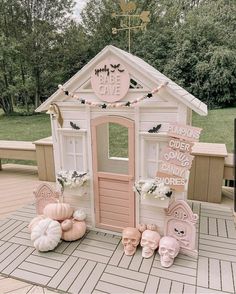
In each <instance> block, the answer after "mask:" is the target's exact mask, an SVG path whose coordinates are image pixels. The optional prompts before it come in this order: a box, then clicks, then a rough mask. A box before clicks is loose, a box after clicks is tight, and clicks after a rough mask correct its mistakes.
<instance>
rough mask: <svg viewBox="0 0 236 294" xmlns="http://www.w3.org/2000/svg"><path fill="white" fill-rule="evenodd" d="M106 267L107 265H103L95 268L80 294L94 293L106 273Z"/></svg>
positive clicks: (97, 265)
mask: <svg viewBox="0 0 236 294" xmlns="http://www.w3.org/2000/svg"><path fill="white" fill-rule="evenodd" d="M105 267H106V265H105V264H102V263H97V264H96V266H95V268H94V269H93V272H92V273H91V274H90V276H89V278H88V279H87V281H86V283H85V285H84V286H83V288H82V289H81V291H80V294H88V293H91V292H92V291H93V289H94V287H95V286H96V284H97V282H98V280H99V279H100V277H101V275H102V273H103V272H104V269H105Z"/></svg>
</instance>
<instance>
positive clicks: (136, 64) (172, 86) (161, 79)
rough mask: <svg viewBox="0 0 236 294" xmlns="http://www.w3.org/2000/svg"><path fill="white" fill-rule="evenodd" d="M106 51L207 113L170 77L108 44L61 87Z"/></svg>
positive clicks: (55, 97) (54, 97)
mask: <svg viewBox="0 0 236 294" xmlns="http://www.w3.org/2000/svg"><path fill="white" fill-rule="evenodd" d="M108 53H111V54H113V55H114V56H117V57H119V58H120V59H123V60H124V61H125V62H126V63H128V64H129V65H130V67H131V68H134V69H135V70H137V71H139V72H142V73H145V74H146V75H147V77H148V79H149V80H152V81H153V82H155V83H156V84H157V86H158V85H160V84H162V83H165V82H168V84H167V86H166V89H167V91H169V92H170V93H171V94H172V95H173V96H174V97H175V98H176V99H177V100H178V101H179V102H182V103H183V104H185V105H186V106H188V107H189V108H191V109H192V110H194V111H195V112H197V113H198V114H200V115H207V105H206V104H205V103H203V102H201V101H200V100H199V99H197V98H196V97H194V96H193V95H192V94H190V93H189V92H188V91H186V90H185V89H183V88H182V87H180V86H179V85H177V84H176V83H175V82H173V81H172V80H171V79H169V78H168V77H166V76H165V75H163V74H162V73H160V72H159V71H158V70H157V69H155V68H154V67H153V66H151V65H150V64H148V63H147V62H145V61H144V60H142V59H141V58H139V57H137V56H135V55H133V54H131V53H128V52H126V51H124V50H121V49H119V48H117V47H115V46H112V45H108V46H106V47H105V48H104V49H103V50H102V51H100V52H99V53H98V54H97V55H96V56H95V57H94V58H93V59H91V60H90V61H89V62H88V63H87V64H86V65H85V66H84V67H83V68H82V69H81V70H80V71H78V72H77V73H76V74H75V75H74V76H73V77H72V78H71V79H69V80H68V81H67V82H66V83H65V84H64V85H63V87H64V88H65V89H68V90H71V89H70V85H71V84H72V83H74V81H75V80H79V79H80V76H82V75H83V74H84V73H85V72H86V71H89V70H92V69H93V68H94V66H95V63H96V62H97V60H98V59H99V60H101V59H102V57H103V56H106V55H107V54H108ZM61 94H62V93H61V91H60V90H57V91H56V92H55V93H54V94H52V95H51V96H50V97H49V98H48V99H47V100H46V101H45V102H44V103H42V104H41V105H40V106H39V107H38V108H37V109H36V111H37V112H40V111H45V110H47V109H48V107H49V105H50V104H51V103H52V102H55V101H58V98H59V96H61Z"/></svg>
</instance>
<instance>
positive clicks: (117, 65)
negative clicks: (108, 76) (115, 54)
mask: <svg viewBox="0 0 236 294" xmlns="http://www.w3.org/2000/svg"><path fill="white" fill-rule="evenodd" d="M119 66H120V64H119V63H118V64H111V67H113V68H114V69H116V68H118V67H119Z"/></svg>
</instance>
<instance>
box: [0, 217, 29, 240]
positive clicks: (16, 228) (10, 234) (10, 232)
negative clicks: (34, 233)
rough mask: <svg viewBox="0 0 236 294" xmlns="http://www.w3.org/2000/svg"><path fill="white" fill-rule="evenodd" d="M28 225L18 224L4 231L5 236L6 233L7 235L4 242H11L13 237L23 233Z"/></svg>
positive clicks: (3, 238)
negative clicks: (20, 232)
mask: <svg viewBox="0 0 236 294" xmlns="http://www.w3.org/2000/svg"><path fill="white" fill-rule="evenodd" d="M25 226H26V223H25V222H20V221H19V222H18V221H17V222H16V223H15V224H14V225H12V226H11V227H9V228H8V229H7V230H5V231H4V234H5V233H6V232H7V233H6V235H4V236H3V237H2V238H1V239H2V240H3V241H8V240H10V239H11V238H12V237H14V236H15V234H16V233H18V232H19V231H21V230H22V229H23V228H25Z"/></svg>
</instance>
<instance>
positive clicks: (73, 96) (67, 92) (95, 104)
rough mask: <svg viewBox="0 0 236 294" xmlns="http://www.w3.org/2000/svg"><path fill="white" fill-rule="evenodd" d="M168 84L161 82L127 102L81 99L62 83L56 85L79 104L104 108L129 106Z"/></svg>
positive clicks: (149, 96) (150, 95)
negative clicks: (102, 101)
mask: <svg viewBox="0 0 236 294" xmlns="http://www.w3.org/2000/svg"><path fill="white" fill-rule="evenodd" d="M167 84H168V82H165V83H163V84H161V85H160V86H159V87H157V88H155V89H153V90H152V91H151V92H150V93H148V94H146V95H144V96H142V97H140V98H137V99H134V100H133V101H128V102H114V103H102V104H101V103H99V102H90V101H88V100H86V99H83V98H80V97H79V95H78V94H75V93H73V92H69V91H68V90H65V88H64V87H63V86H62V85H58V88H59V89H60V90H61V91H63V92H64V94H65V95H66V96H69V97H71V98H74V99H77V100H78V101H79V102H80V103H81V104H86V105H89V106H92V107H100V108H102V109H106V108H116V107H130V106H134V105H135V104H137V103H139V102H141V101H143V100H145V99H148V98H151V97H152V96H153V94H155V93H157V92H159V90H160V89H161V88H163V87H164V86H166V85H167Z"/></svg>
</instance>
